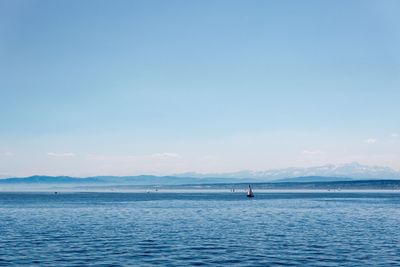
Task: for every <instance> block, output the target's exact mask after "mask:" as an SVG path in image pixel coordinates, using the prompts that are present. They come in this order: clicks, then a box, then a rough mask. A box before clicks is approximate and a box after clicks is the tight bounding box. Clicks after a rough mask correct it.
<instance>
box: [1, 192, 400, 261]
mask: <svg viewBox="0 0 400 267" xmlns="http://www.w3.org/2000/svg"><path fill="white" fill-rule="evenodd" d="M254 191H255V197H254V198H247V197H246V195H245V193H244V192H234V193H233V192H179V191H178V192H163V191H162V190H160V191H158V192H155V191H154V192H123V193H118V192H106V193H104V192H97V193H89V192H58V193H57V194H56V193H55V192H36V193H32V192H23V193H18V192H1V193H0V266H400V192H384V191H376V192H362V191H360V192H257V191H256V190H254Z"/></svg>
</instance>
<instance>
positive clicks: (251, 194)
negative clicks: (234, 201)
mask: <svg viewBox="0 0 400 267" xmlns="http://www.w3.org/2000/svg"><path fill="white" fill-rule="evenodd" d="M247 197H254V193H253V190H251V186H250V185H249V190H247Z"/></svg>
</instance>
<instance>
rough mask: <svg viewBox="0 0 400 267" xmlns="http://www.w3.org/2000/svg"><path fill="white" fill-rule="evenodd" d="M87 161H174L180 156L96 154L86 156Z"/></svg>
mask: <svg viewBox="0 0 400 267" xmlns="http://www.w3.org/2000/svg"><path fill="white" fill-rule="evenodd" d="M87 157H88V159H91V160H108V161H120V162H122V161H128V162H129V161H143V160H145V161H149V160H150V161H154V160H157V161H164V160H174V159H175V160H176V159H181V158H182V156H181V155H179V154H178V153H172V152H162V153H154V154H148V155H97V154H88V155H87Z"/></svg>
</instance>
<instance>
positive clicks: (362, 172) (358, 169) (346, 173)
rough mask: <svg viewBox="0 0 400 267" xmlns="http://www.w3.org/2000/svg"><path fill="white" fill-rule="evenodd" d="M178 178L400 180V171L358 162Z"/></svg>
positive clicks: (194, 174) (191, 174) (183, 175)
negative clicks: (304, 177)
mask: <svg viewBox="0 0 400 267" xmlns="http://www.w3.org/2000/svg"><path fill="white" fill-rule="evenodd" d="M177 176H181V177H197V178H211V177H214V178H217V177H221V178H222V177H224V178H252V179H260V180H270V181H272V180H276V179H282V178H292V177H302V176H329V177H347V178H354V179H400V171H397V170H394V169H392V168H389V167H381V166H368V165H362V164H359V163H357V162H353V163H346V164H341V165H334V164H328V165H323V166H315V167H308V168H296V167H292V168H285V169H271V170H265V171H251V170H244V171H238V172H231V173H209V174H203V173H182V174H179V175H177Z"/></svg>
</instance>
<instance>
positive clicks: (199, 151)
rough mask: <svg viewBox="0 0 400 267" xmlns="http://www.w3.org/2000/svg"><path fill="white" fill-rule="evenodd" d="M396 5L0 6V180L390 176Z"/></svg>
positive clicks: (399, 53) (399, 55) (399, 54)
mask: <svg viewBox="0 0 400 267" xmlns="http://www.w3.org/2000/svg"><path fill="white" fill-rule="evenodd" d="M399 10H400V2H398V1H82V2H81V1H1V2H0V40H1V41H0V101H1V106H0V122H1V123H0V176H3V177H4V176H27V175H34V174H47V175H74V176H89V175H101V174H103V175H109V174H111V175H135V174H160V175H163V174H172V173H180V172H192V171H195V172H230V171H237V170H242V169H252V170H264V169H271V168H284V167H292V166H297V167H307V166H314V165H322V164H341V163H346V162H360V163H362V164H368V165H380V166H389V167H391V168H395V169H400V161H399V158H400V137H399V134H400V126H399V114H400V105H399V100H400V75H399V71H400V50H399V49H398V47H400V31H399V30H398V29H399V28H400V17H399V16H398V13H399Z"/></svg>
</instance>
